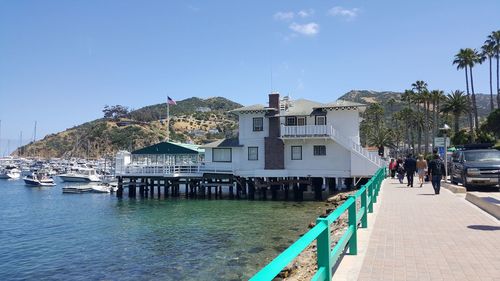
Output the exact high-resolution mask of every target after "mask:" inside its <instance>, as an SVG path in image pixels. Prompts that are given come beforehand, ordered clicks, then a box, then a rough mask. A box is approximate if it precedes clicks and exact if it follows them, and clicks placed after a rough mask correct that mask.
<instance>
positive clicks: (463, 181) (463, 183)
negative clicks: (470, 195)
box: [462, 176, 470, 189]
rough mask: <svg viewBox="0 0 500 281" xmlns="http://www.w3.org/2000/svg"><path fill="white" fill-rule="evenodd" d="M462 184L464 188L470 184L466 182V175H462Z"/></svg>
mask: <svg viewBox="0 0 500 281" xmlns="http://www.w3.org/2000/svg"><path fill="white" fill-rule="evenodd" d="M462 185H463V186H464V187H465V189H468V188H469V187H470V186H469V185H468V184H467V176H462Z"/></svg>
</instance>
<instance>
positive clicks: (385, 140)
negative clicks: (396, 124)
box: [368, 126, 395, 155]
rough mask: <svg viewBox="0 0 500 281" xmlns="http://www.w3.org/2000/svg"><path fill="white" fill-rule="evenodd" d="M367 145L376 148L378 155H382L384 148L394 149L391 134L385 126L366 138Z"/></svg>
mask: <svg viewBox="0 0 500 281" xmlns="http://www.w3.org/2000/svg"><path fill="white" fill-rule="evenodd" d="M368 144H369V145H372V146H376V147H377V148H378V153H379V155H380V154H382V155H383V154H384V148H385V147H395V145H394V141H393V133H392V131H391V130H389V129H387V128H386V127H385V126H382V127H380V128H379V129H378V130H375V131H373V132H372V133H371V134H370V135H369V136H368Z"/></svg>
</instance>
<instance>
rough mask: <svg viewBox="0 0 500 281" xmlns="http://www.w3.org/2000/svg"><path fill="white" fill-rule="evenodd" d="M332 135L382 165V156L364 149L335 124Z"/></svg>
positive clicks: (346, 145) (376, 163)
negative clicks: (336, 127) (338, 129)
mask: <svg viewBox="0 0 500 281" xmlns="http://www.w3.org/2000/svg"><path fill="white" fill-rule="evenodd" d="M329 131H330V137H332V139H333V140H335V141H337V142H338V143H340V144H341V145H343V146H344V147H346V148H350V149H351V150H352V151H355V152H357V153H359V154H361V155H362V156H364V157H365V158H367V159H368V160H370V161H371V162H372V163H374V164H375V165H377V166H378V167H381V166H382V162H381V161H380V157H378V156H375V155H373V154H371V153H369V152H368V151H367V150H366V149H364V148H363V147H362V146H361V145H360V144H358V143H356V142H355V141H353V140H352V139H349V138H347V137H345V136H343V135H342V134H340V133H339V132H338V131H337V130H336V129H335V128H334V127H333V126H330V129H329Z"/></svg>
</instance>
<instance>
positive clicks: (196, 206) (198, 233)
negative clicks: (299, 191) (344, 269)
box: [0, 180, 323, 280]
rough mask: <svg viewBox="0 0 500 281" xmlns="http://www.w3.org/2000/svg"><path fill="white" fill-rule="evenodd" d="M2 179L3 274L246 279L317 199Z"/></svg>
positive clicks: (313, 211) (292, 235) (296, 228)
mask: <svg viewBox="0 0 500 281" xmlns="http://www.w3.org/2000/svg"><path fill="white" fill-rule="evenodd" d="M63 186H65V183H61V182H58V185H57V186H55V187H47V188H38V187H25V186H24V183H23V181H22V180H15V181H12V180H0V192H1V195H0V218H1V219H0V243H1V245H0V273H1V276H2V277H1V279H2V280H246V279H248V278H249V277H251V276H252V275H253V274H254V273H255V272H257V271H258V270H259V269H260V268H261V267H262V266H264V265H265V264H267V263H268V262H269V261H270V260H271V259H272V258H274V257H275V256H276V255H277V254H278V253H280V252H281V251H282V250H284V249H285V248H286V247H287V246H288V245H290V244H291V243H292V242H293V241H295V240H296V239H297V238H298V237H299V235H300V234H302V233H304V232H306V231H307V225H308V223H309V222H310V221H314V220H315V218H316V217H317V216H318V215H319V214H320V212H321V210H320V209H321V207H322V205H323V204H322V203H318V202H316V203H315V202H304V203H295V202H271V201H267V202H262V201H246V200H240V201H237V200H206V199H205V200H192V199H166V200H165V199H129V198H124V199H117V198H116V197H115V196H114V195H110V194H90V193H89V194H63V193H62V190H61V187H63Z"/></svg>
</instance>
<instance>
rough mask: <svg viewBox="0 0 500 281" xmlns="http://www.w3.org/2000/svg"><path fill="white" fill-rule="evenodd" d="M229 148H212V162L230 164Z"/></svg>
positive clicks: (230, 154)
mask: <svg viewBox="0 0 500 281" xmlns="http://www.w3.org/2000/svg"><path fill="white" fill-rule="evenodd" d="M231 161H232V152H231V148H212V162H231Z"/></svg>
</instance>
